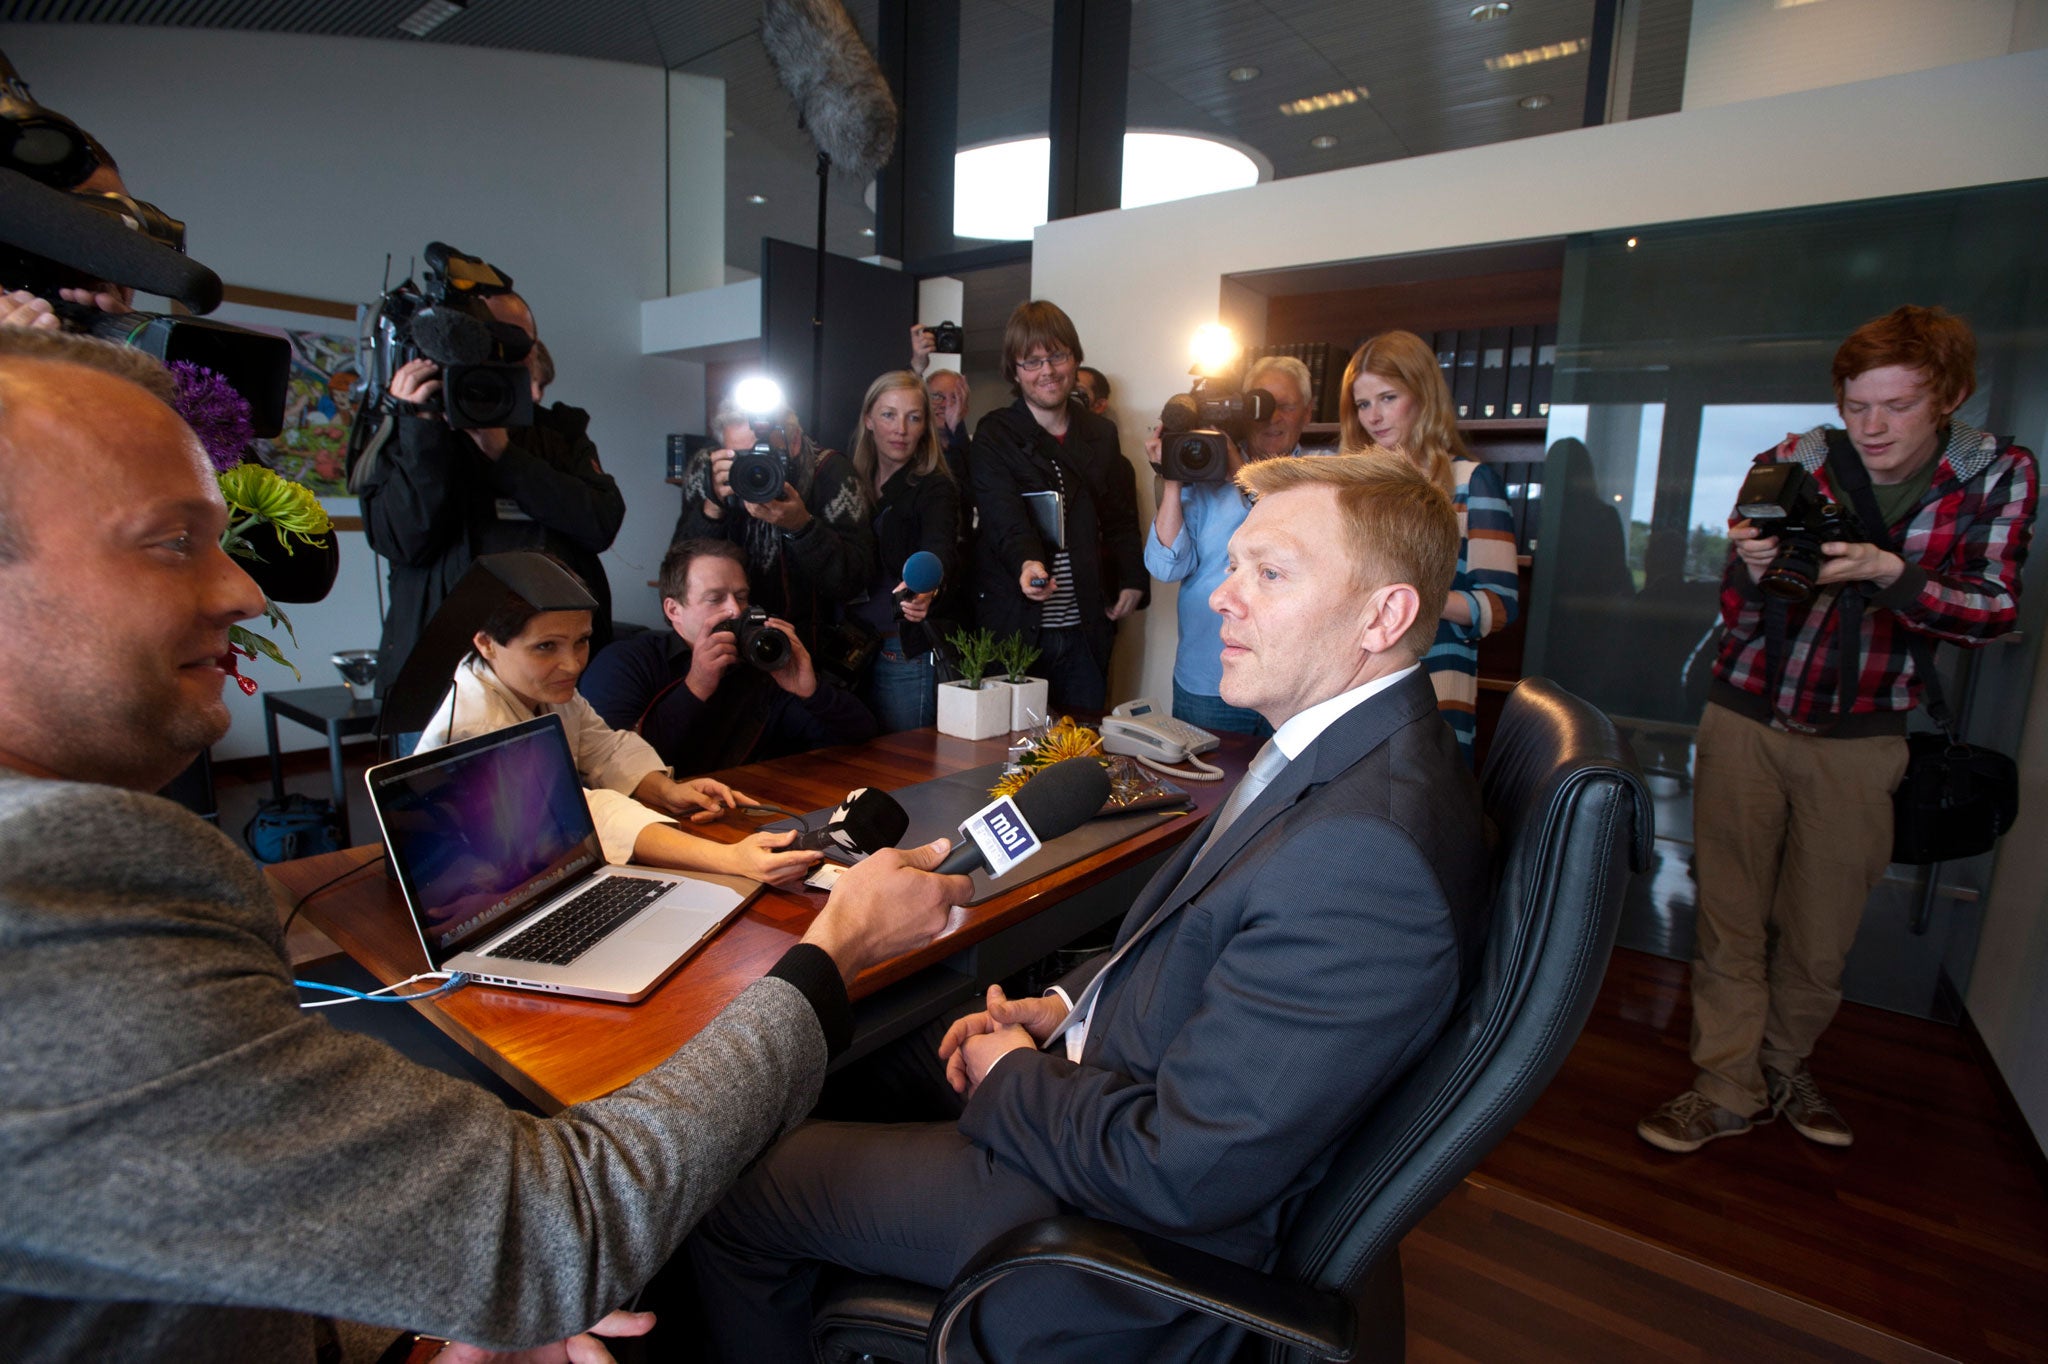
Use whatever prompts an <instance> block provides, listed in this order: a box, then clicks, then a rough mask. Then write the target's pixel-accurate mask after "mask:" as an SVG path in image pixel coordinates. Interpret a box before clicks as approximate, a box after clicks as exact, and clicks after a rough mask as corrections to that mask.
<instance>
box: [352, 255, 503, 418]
mask: <svg viewBox="0 0 2048 1364" xmlns="http://www.w3.org/2000/svg"><path fill="white" fill-rule="evenodd" d="M424 255H425V258H426V269H425V270H424V271H423V272H422V273H423V277H424V279H425V283H424V284H415V283H414V282H413V281H412V280H410V279H408V280H406V281H405V283H403V284H401V285H399V286H398V287H397V288H396V289H392V290H390V291H388V292H387V293H385V295H384V297H383V298H381V299H379V300H378V302H377V307H376V310H375V314H374V317H373V320H372V324H371V331H370V333H369V335H368V337H367V338H366V339H365V342H364V349H365V351H366V354H365V355H364V356H363V366H364V371H365V373H367V374H369V375H370V376H371V378H370V393H371V397H372V399H373V401H374V400H376V399H381V398H382V397H383V395H385V394H386V393H388V392H389V391H390V388H391V376H392V375H394V374H396V373H397V372H398V368H399V366H401V365H403V364H405V363H407V362H408V361H411V360H418V359H426V360H432V361H433V362H434V363H435V364H437V365H439V366H440V367H441V411H442V414H443V415H444V416H445V417H446V418H447V421H448V425H449V426H451V427H453V428H455V429H457V430H468V429H474V428H477V427H488V426H531V425H533V376H532V374H531V373H530V372H529V371H528V370H527V368H526V364H525V361H526V355H527V352H529V351H531V350H532V349H533V338H532V337H530V336H528V335H527V334H526V333H525V332H524V331H523V330H521V329H520V328H518V327H516V326H513V325H512V324H511V323H509V322H500V321H498V320H497V319H496V318H494V317H492V316H491V310H490V309H489V308H488V307H487V306H486V305H485V303H484V300H485V299H486V298H488V297H490V296H492V295H494V294H506V293H510V292H511V291H512V277H511V276H510V275H508V274H505V273H504V272H503V271H501V270H499V269H497V268H496V267H495V266H493V265H491V264H490V262H488V261H485V260H482V259H480V258H479V257H476V256H468V255H464V254H463V253H462V252H460V251H457V250H456V249H455V248H454V247H452V246H449V245H448V244H447V243H446V242H429V243H427V249H426V251H425V253H424Z"/></svg>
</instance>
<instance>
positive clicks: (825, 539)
mask: <svg viewBox="0 0 2048 1364" xmlns="http://www.w3.org/2000/svg"><path fill="white" fill-rule="evenodd" d="M755 415H756V414H750V413H748V412H747V411H746V410H745V409H743V408H742V407H741V406H740V405H739V403H738V402H737V401H736V400H735V399H734V398H733V396H732V395H730V394H728V395H727V396H726V398H725V400H724V401H723V402H721V403H720V404H719V405H718V411H717V413H716V414H715V415H713V417H712V419H711V432H712V434H713V435H714V436H716V437H717V438H718V441H719V444H718V445H717V447H715V448H712V449H705V450H699V451H698V452H697V453H696V454H694V455H692V456H691V457H690V462H689V464H688V466H687V467H685V469H684V470H683V511H682V515H680V516H678V517H677V518H676V529H675V534H674V535H672V536H671V537H670V538H669V544H670V545H671V546H674V545H678V544H681V543H683V542H684V541H686V540H728V541H731V542H732V543H733V544H736V545H738V546H739V547H740V548H741V549H742V550H743V551H745V553H746V556H747V577H748V579H749V581H751V582H752V584H753V592H754V604H755V605H756V606H760V607H763V608H765V609H766V610H767V612H768V614H769V615H771V616H777V617H780V618H781V619H783V620H786V621H788V622H789V623H790V624H791V625H793V626H795V627H796V632H797V637H798V638H799V639H801V640H802V641H803V643H804V647H805V648H807V649H809V650H810V651H811V652H812V653H814V654H817V653H820V652H821V651H820V647H819V632H820V630H821V629H825V628H828V627H830V626H832V625H833V624H835V623H836V622H837V621H838V620H839V608H840V606H841V604H842V603H844V602H846V601H847V600H849V599H850V598H852V597H853V596H855V595H856V594H858V593H859V592H860V591H861V590H862V589H863V588H865V587H866V586H867V584H868V580H869V579H870V578H872V577H873V576H874V573H875V533H874V528H873V527H872V526H871V525H870V524H869V518H870V517H871V516H872V514H873V513H872V511H871V509H870V508H869V506H868V499H867V495H866V494H865V493H864V492H862V491H861V485H860V476H859V475H858V474H857V473H855V472H854V468H853V461H852V460H850V459H848V458H847V457H846V456H844V455H842V454H840V453H839V452H838V451H837V450H828V449H821V448H820V447H819V446H818V445H817V443H816V442H814V441H813V440H812V439H811V438H810V437H809V436H807V435H805V434H804V430H803V427H802V426H801V425H800V424H799V423H798V421H797V419H796V414H795V413H794V412H792V411H790V410H789V409H788V408H787V407H785V408H783V409H782V410H781V411H780V412H778V413H775V414H773V415H772V416H771V417H768V418H767V419H766V420H764V422H763V425H764V426H765V427H772V428H773V429H774V431H775V433H776V434H775V437H774V439H775V441H776V443H777V444H778V445H779V446H780V447H781V448H783V449H784V451H785V454H786V457H787V460H788V477H787V478H786V479H785V480H784V481H783V484H782V491H781V492H780V493H778V494H777V495H776V496H774V497H773V498H770V499H769V500H768V501H765V502H749V501H747V500H746V499H745V498H743V497H741V496H740V495H739V494H737V493H735V492H734V491H733V487H732V462H733V459H734V457H735V455H736V454H737V453H738V452H739V451H742V450H751V449H753V448H754V445H755V430H754V420H755ZM824 655H825V656H826V657H827V658H828V659H829V657H830V651H824Z"/></svg>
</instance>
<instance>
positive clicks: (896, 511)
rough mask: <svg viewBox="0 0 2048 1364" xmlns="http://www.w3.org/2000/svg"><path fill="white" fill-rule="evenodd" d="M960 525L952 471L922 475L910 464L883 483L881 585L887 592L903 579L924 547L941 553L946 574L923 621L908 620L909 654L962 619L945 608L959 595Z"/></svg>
mask: <svg viewBox="0 0 2048 1364" xmlns="http://www.w3.org/2000/svg"><path fill="white" fill-rule="evenodd" d="M959 525H960V487H959V485H958V484H956V483H955V482H953V479H952V477H951V476H950V475H948V474H945V473H932V474H926V475H925V476H924V477H922V478H918V477H915V476H913V475H912V474H911V473H910V471H909V470H907V469H906V470H904V471H902V472H901V473H898V474H897V475H896V477H894V478H892V479H890V480H889V481H888V482H887V483H885V484H883V485H882V490H881V500H880V502H879V504H878V507H877V510H876V513H875V543H876V545H877V547H878V548H879V551H880V554H881V571H880V572H879V573H877V574H876V575H875V579H874V581H875V587H878V588H879V589H880V590H881V591H882V592H883V593H884V594H887V593H889V592H892V591H894V590H895V587H896V584H897V583H899V582H901V581H902V580H903V561H904V560H906V559H908V558H909V557H910V556H911V555H913V554H915V553H917V552H918V551H919V550H923V551H925V552H927V553H930V554H934V555H937V556H938V560H939V565H940V567H941V568H942V569H943V570H944V572H945V575H946V576H945V578H944V579H943V580H942V581H941V583H940V584H939V596H938V599H937V601H936V602H935V603H934V608H933V611H932V613H931V614H930V615H929V616H927V617H926V618H925V619H924V620H923V621H922V622H919V621H909V620H907V621H904V622H903V626H902V635H903V652H904V653H906V654H922V653H924V652H925V651H927V650H929V649H931V648H934V647H935V646H936V644H937V642H938V641H941V640H943V639H945V637H946V635H947V633H948V632H949V631H951V630H952V629H953V628H954V627H955V626H956V625H957V624H958V622H957V621H955V620H952V619H950V618H943V619H942V617H943V616H944V615H945V613H944V611H943V610H942V608H943V607H944V605H945V604H946V603H947V602H948V601H950V600H952V599H953V598H955V597H957V596H958V595H959V593H958V592H957V591H956V590H955V589H956V588H957V587H958V585H959V581H960V557H959V534H958V531H959ZM875 587H871V588H870V589H869V590H870V591H874V590H875Z"/></svg>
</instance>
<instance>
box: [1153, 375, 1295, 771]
mask: <svg viewBox="0 0 2048 1364" xmlns="http://www.w3.org/2000/svg"><path fill="white" fill-rule="evenodd" d="M1254 390H1263V391H1264V392H1266V393H1268V394H1271V395H1272V398H1273V402H1272V411H1271V415H1270V416H1268V417H1267V418H1266V419H1265V420H1264V421H1263V422H1258V423H1256V424H1252V425H1248V426H1246V427H1245V428H1243V430H1242V431H1241V433H1240V434H1241V436H1242V437H1243V438H1244V443H1243V444H1242V445H1240V444H1239V443H1238V441H1237V440H1234V439H1228V437H1227V436H1226V440H1227V444H1226V445H1225V447H1224V448H1225V450H1226V451H1227V455H1226V458H1225V459H1224V460H1222V461H1217V462H1214V464H1213V467H1201V468H1194V469H1188V468H1184V467H1183V466H1182V465H1181V464H1180V463H1179V462H1178V461H1174V462H1172V463H1171V464H1170V465H1164V464H1162V461H1163V460H1164V457H1165V452H1164V449H1163V445H1162V436H1163V434H1164V433H1163V429H1162V431H1161V432H1155V433H1154V434H1153V435H1151V436H1150V437H1148V438H1147V440H1146V441H1145V453H1146V455H1147V456H1149V457H1150V458H1151V460H1152V467H1153V468H1154V469H1155V470H1157V471H1158V472H1159V473H1160V474H1161V475H1162V477H1161V480H1160V488H1161V493H1160V499H1159V510H1158V512H1157V513H1155V514H1154V516H1153V519H1152V533H1151V534H1149V535H1147V536H1146V537H1145V567H1146V569H1147V570H1148V571H1149V572H1150V573H1151V574H1152V576H1153V577H1155V578H1157V579H1159V581H1161V582H1168V583H1170V582H1178V583H1179V584H1180V602H1179V613H1180V643H1179V645H1178V646H1177V648H1176V649H1175V652H1174V658H1173V715H1174V718H1175V719H1178V720H1185V721H1187V722H1188V723H1189V724H1192V725H1198V726H1200V727H1201V728H1203V729H1208V730H1229V731H1231V732H1233V733H1237V734H1253V735H1257V736H1258V737H1260V738H1265V737H1267V736H1269V735H1270V734H1271V733H1272V729H1271V727H1270V726H1268V725H1267V724H1266V722H1265V720H1264V719H1263V718H1262V717H1261V716H1260V715H1259V713H1258V712H1257V711H1253V710H1245V709H1242V708H1240V707H1237V706H1233V705H1231V704H1230V703H1229V702H1227V701H1225V700H1224V699H1223V697H1222V696H1221V695H1220V694H1219V693H1220V692H1221V691H1222V688H1223V636H1222V621H1221V618H1220V617H1218V616H1217V614H1216V612H1215V611H1214V610H1213V609H1211V608H1210V606H1209V594H1210V593H1211V592H1213V591H1215V589H1216V588H1217V587H1218V586H1220V585H1221V584H1222V582H1223V579H1224V577H1225V576H1226V575H1227V574H1228V572H1229V569H1230V553H1229V545H1230V537H1231V535H1232V534H1233V533H1234V532H1235V531H1236V530H1237V528H1238V527H1239V526H1241V525H1243V524H1244V518H1245V515H1246V514H1247V513H1248V512H1249V511H1250V510H1251V504H1250V502H1249V501H1247V500H1246V498H1245V496H1244V494H1243V493H1242V492H1240V491H1239V489H1238V486H1237V482H1236V478H1237V471H1238V470H1239V469H1241V468H1243V467H1244V466H1245V465H1246V464H1247V463H1250V462H1252V461H1255V460H1262V459H1275V458H1280V457H1283V456H1289V455H1299V454H1301V453H1302V450H1301V428H1302V427H1303V426H1304V425H1306V424H1307V422H1308V417H1309V406H1308V395H1309V393H1310V391H1311V386H1310V382H1309V373H1308V366H1307V365H1305V364H1303V363H1302V362H1301V361H1299V360H1297V359H1295V358H1294V357H1293V356H1291V355H1272V356H1267V357H1266V358H1264V359H1262V360H1258V361H1255V362H1253V364H1252V366H1251V368H1250V369H1249V370H1247V371H1246V372H1245V376H1244V391H1245V392H1247V393H1249V392H1252V391H1254ZM1190 409H1191V405H1190V404H1188V400H1187V399H1186V398H1182V397H1179V396H1176V397H1175V398H1174V399H1173V400H1171V401H1169V402H1168V404H1167V408H1166V411H1165V412H1163V413H1162V414H1161V419H1162V428H1163V427H1165V426H1168V425H1171V426H1179V427H1181V428H1182V430H1183V431H1185V429H1186V425H1187V422H1188V420H1189V418H1190ZM1175 475H1180V477H1175ZM1191 475H1192V476H1191Z"/></svg>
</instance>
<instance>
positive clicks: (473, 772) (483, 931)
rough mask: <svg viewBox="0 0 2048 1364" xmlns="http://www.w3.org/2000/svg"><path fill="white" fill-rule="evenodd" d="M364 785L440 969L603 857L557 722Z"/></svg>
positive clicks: (386, 770)
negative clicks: (444, 963)
mask: <svg viewBox="0 0 2048 1364" xmlns="http://www.w3.org/2000/svg"><path fill="white" fill-rule="evenodd" d="M369 778H370V796H371V800H372V801H373V802H374V803H375V805H376V807H377V817H378V819H379V820H380V821H381V822H382V823H383V826H384V841H385V845H386V846H387V847H388V848H389V849H390V850H391V860H392V865H393V867H394V868H395V869H396V870H397V872H398V875H399V879H400V881H401V882H402V883H403V884H404V886H405V890H406V897H407V899H408V900H409V901H410V902H411V904H412V907H413V912H414V915H415V917H416V918H417V919H418V920H419V927H420V936H421V938H422V939H423V940H424V942H425V943H426V948H427V957H428V960H429V961H430V962H431V963H432V964H433V965H434V966H435V967H436V968H438V967H439V966H440V965H441V964H442V963H443V962H444V961H446V960H447V959H448V958H449V957H451V956H454V955H455V954H456V953H458V952H461V951H463V950H465V949H467V948H472V947H477V946H480V945H481V943H482V940H483V939H484V938H485V937H486V935H488V934H490V933H492V932H493V931H495V930H496V929H497V928H498V927H500V926H503V925H506V924H509V923H511V922H512V921H514V920H515V919H516V918H517V916H518V915H519V914H520V913H521V912H523V911H524V910H526V909H528V908H530V907H532V906H534V905H536V904H539V903H541V902H542V901H543V900H544V899H545V898H546V897H547V896H548V895H550V894H552V893H553V892H554V891H555V890H557V889H558V888H560V887H561V885H562V884H563V883H564V882H565V881H567V880H568V879H569V878H570V877H572V876H576V875H578V874H579V873H581V872H583V871H585V870H586V869H589V868H592V867H595V866H599V865H601V864H602V863H603V861H604V856H603V854H602V852H601V851H600V850H599V848H598V843H597V834H596V831H595V829H594V828H593V827H592V826H591V822H590V807H589V805H588V804H587V803H586V802H585V799H584V795H583V787H582V783H581V782H580V781H579V780H578V779H577V776H576V767H575V764H574V762H572V761H571V759H570V757H569V745H568V740H567V739H566V738H565V737H564V735H563V733H562V722H561V721H560V720H559V719H557V718H555V717H554V716H552V715H548V716H542V717H541V718H540V719H538V720H531V721H528V722H526V723H525V724H520V725H515V726H513V727H512V728H510V729H502V730H498V731H497V732H495V733H492V734H483V735H479V736H477V737H476V738H474V739H465V740H463V741H462V742H461V743H459V744H454V745H452V746H450V747H448V748H443V749H434V750H431V751H429V752H426V753H419V754H415V755H414V756H412V757H410V758H405V759H401V760H400V761H398V762H394V763H386V764H384V765H382V766H380V767H376V768H373V769H371V771H370V773H369Z"/></svg>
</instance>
